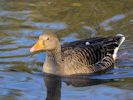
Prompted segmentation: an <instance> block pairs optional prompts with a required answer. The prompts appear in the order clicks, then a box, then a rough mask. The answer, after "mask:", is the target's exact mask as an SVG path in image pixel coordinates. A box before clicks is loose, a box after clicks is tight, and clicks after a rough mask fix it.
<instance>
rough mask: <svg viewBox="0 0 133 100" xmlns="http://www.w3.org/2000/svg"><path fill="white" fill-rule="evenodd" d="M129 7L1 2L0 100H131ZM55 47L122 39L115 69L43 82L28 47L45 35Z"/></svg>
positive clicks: (132, 18) (94, 0) (93, 1)
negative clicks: (54, 39)
mask: <svg viewBox="0 0 133 100" xmlns="http://www.w3.org/2000/svg"><path fill="white" fill-rule="evenodd" d="M132 27H133V1H132V0H123V1H112V0H110V1H107V0H78V1H71V0H52V1H49V0H27V1H25V0H21V1H19V0H1V1H0V89H1V91H0V100H45V99H46V98H47V99H48V100H68V99H69V100H75V99H76V100H100V99H101V100H133V85H132V83H133V28H132ZM48 29H49V30H52V31H56V32H58V36H59V39H60V41H61V43H64V42H70V41H75V40H78V39H83V38H89V37H94V36H109V35H115V34H124V35H125V36H126V41H125V42H124V43H123V45H122V46H121V48H120V50H119V53H118V55H119V59H118V60H117V61H116V63H115V69H113V70H111V71H110V72H108V73H105V74H103V75H96V76H92V77H88V78H85V79H83V78H72V79H67V78H65V79H64V78H63V79H62V78H60V77H56V76H45V75H44V74H43V73H42V72H41V70H42V65H43V62H44V60H45V53H43V52H40V53H36V54H31V53H30V52H29V49H30V47H31V46H32V45H33V44H34V43H35V41H36V40H37V39H38V36H39V35H40V34H42V33H43V32H45V31H46V30H48Z"/></svg>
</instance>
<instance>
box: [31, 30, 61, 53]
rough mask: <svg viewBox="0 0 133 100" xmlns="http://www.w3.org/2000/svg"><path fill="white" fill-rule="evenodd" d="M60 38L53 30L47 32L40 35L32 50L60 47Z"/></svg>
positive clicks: (51, 49)
mask: <svg viewBox="0 0 133 100" xmlns="http://www.w3.org/2000/svg"><path fill="white" fill-rule="evenodd" d="M59 46H60V44H59V40H58V38H57V36H56V35H55V34H54V33H52V32H46V33H43V34H42V35H40V36H39V39H38V41H37V43H35V44H34V45H33V47H32V48H31V49H30V52H36V51H42V50H45V51H53V50H57V49H58V48H59Z"/></svg>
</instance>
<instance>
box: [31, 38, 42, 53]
mask: <svg viewBox="0 0 133 100" xmlns="http://www.w3.org/2000/svg"><path fill="white" fill-rule="evenodd" d="M43 49H44V44H43V40H38V42H37V43H36V44H35V45H34V46H33V47H32V48H31V49H30V52H35V51H40V50H43Z"/></svg>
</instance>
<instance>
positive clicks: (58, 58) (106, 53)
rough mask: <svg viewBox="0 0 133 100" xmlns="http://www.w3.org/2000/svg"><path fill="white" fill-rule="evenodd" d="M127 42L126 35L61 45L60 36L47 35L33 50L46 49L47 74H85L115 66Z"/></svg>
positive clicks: (44, 69)
mask: <svg viewBox="0 0 133 100" xmlns="http://www.w3.org/2000/svg"><path fill="white" fill-rule="evenodd" d="M124 40H125V37H124V36H123V35H122V34H118V35H116V36H109V37H95V38H90V39H82V40H78V41H74V42H70V43H66V44H64V45H62V46H61V45H60V42H59V40H58V38H57V36H56V35H55V34H54V33H52V32H47V33H44V34H42V35H41V36H40V37H39V41H38V42H37V43H36V44H35V45H34V46H33V47H32V48H31V52H33V51H39V50H45V51H46V54H47V56H46V61H45V63H44V66H43V71H44V72H45V73H49V74H55V75H60V76H63V75H82V74H92V73H95V72H99V71H104V70H106V69H108V68H111V66H112V65H113V64H114V61H115V59H116V54H117V51H118V49H119V47H120V45H121V44H122V43H123V41H124Z"/></svg>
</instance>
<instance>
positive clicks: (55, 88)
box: [44, 75, 109, 100]
mask: <svg viewBox="0 0 133 100" xmlns="http://www.w3.org/2000/svg"><path fill="white" fill-rule="evenodd" d="M44 81H45V85H46V88H47V97H46V100H61V87H62V81H63V82H65V83H66V85H72V86H73V87H85V86H92V85H97V84H102V83H106V82H108V81H109V80H100V79H89V78H87V77H76V76H74V77H63V78H62V77H59V76H55V75H45V77H44Z"/></svg>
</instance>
